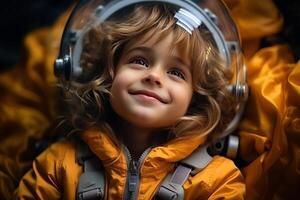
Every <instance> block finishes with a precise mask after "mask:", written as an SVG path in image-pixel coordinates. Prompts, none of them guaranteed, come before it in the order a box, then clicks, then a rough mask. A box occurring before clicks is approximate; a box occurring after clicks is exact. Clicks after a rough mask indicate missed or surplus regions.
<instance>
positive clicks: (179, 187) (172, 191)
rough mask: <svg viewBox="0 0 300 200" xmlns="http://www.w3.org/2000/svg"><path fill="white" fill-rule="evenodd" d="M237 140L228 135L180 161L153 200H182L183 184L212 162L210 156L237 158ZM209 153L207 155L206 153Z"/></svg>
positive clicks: (235, 137)
mask: <svg viewBox="0 0 300 200" xmlns="http://www.w3.org/2000/svg"><path fill="white" fill-rule="evenodd" d="M238 148H239V138H238V137H237V136H233V135H230V136H228V137H226V138H223V139H221V140H219V141H217V142H214V143H212V144H211V145H206V146H202V147H199V148H198V149H196V150H195V151H194V152H193V153H192V154H191V155H190V156H188V157H187V158H185V159H184V160H181V161H180V162H179V164H178V165H177V167H176V169H175V171H174V173H173V174H169V175H168V176H167V177H166V178H165V179H164V181H163V182H162V184H161V186H160V188H159V189H158V191H157V193H156V196H155V199H158V200H183V199H184V190H183V184H184V183H185V181H186V180H187V179H188V177H189V176H190V175H192V176H194V175H195V174H197V173H198V172H200V171H201V170H203V169H204V168H205V167H206V166H207V165H208V164H209V163H210V162H211V160H212V157H211V156H210V154H211V155H225V156H226V157H229V158H231V159H235V158H236V157H237V153H238ZM208 151H209V153H208Z"/></svg>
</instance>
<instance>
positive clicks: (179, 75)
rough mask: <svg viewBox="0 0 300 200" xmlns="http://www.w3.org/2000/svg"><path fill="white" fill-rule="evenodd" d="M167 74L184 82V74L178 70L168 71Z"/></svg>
mask: <svg viewBox="0 0 300 200" xmlns="http://www.w3.org/2000/svg"><path fill="white" fill-rule="evenodd" d="M168 74H171V75H173V76H177V77H179V78H181V79H183V80H185V75H184V73H183V72H182V71H181V70H179V69H172V70H170V71H168Z"/></svg>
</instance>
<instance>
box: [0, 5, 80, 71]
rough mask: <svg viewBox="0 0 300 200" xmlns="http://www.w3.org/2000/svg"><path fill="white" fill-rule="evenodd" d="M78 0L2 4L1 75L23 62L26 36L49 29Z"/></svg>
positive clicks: (0, 23)
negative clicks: (38, 30) (21, 53)
mask: <svg viewBox="0 0 300 200" xmlns="http://www.w3.org/2000/svg"><path fill="white" fill-rule="evenodd" d="M73 2H75V0H26V1H24V0H3V1H1V4H0V72H2V71H4V70H7V69H9V68H10V67H12V66H13V65H14V64H16V63H17V62H18V61H19V58H20V51H21V47H22V40H23V37H24V35H25V34H26V33H28V32H29V31H32V30H34V29H37V28H40V27H44V26H49V25H51V24H52V23H54V21H55V20H56V18H57V17H58V16H59V15H60V14H61V13H63V12H64V11H65V10H66V9H67V8H69V7H70V6H71V4H72V3H73Z"/></svg>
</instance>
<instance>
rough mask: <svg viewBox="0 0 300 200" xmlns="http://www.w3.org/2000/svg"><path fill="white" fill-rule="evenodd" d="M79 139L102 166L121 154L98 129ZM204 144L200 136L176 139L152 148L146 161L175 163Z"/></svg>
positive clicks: (88, 131) (115, 144)
mask: <svg viewBox="0 0 300 200" xmlns="http://www.w3.org/2000/svg"><path fill="white" fill-rule="evenodd" d="M81 137H82V139H83V140H84V141H85V142H86V143H87V145H88V146H89V147H90V149H91V151H93V153H95V154H96V155H97V156H98V157H99V158H100V160H101V161H102V163H103V164H104V165H110V163H114V162H115V161H117V160H118V159H119V157H120V155H121V154H122V153H121V152H122V150H121V148H120V145H118V144H117V142H115V140H114V139H112V138H111V137H110V136H109V135H108V134H106V133H104V132H102V131H100V130H99V129H96V128H93V129H89V130H87V131H85V132H84V133H83V134H82V135H81ZM204 142H205V138H203V137H202V136H195V135H191V136H184V137H180V138H176V139H173V140H171V141H169V142H167V143H165V144H163V145H161V146H157V147H154V148H153V149H152V150H151V152H150V153H149V155H148V159H151V160H160V161H162V162H168V163H175V162H178V161H180V160H182V159H184V158H186V157H187V156H189V155H190V154H191V153H192V152H193V151H194V150H195V149H197V147H199V146H200V145H203V144H204Z"/></svg>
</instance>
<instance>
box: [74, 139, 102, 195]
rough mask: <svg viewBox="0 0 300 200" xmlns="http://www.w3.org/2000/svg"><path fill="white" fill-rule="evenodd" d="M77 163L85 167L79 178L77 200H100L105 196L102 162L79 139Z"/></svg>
mask: <svg viewBox="0 0 300 200" xmlns="http://www.w3.org/2000/svg"><path fill="white" fill-rule="evenodd" d="M76 159H77V162H78V163H79V164H80V165H82V166H83V173H82V175H81V176H80V178H79V182H78V185H77V192H76V200H96V199H97V200H100V199H104V196H105V193H104V192H105V175H104V169H103V167H102V165H101V162H100V160H99V159H98V158H97V157H96V156H95V155H94V154H93V153H92V152H91V151H90V149H89V147H88V145H86V144H85V143H84V142H83V141H81V140H80V139H78V141H77V146H76Z"/></svg>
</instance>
